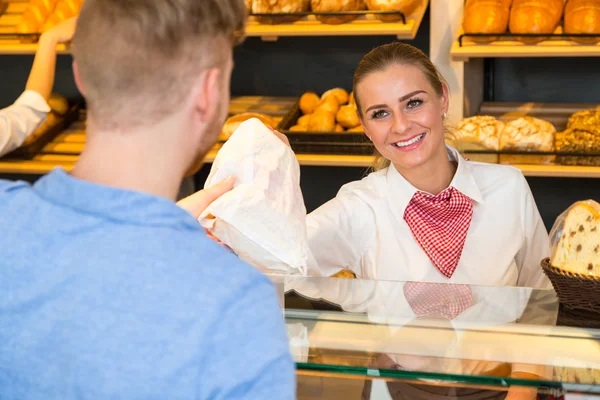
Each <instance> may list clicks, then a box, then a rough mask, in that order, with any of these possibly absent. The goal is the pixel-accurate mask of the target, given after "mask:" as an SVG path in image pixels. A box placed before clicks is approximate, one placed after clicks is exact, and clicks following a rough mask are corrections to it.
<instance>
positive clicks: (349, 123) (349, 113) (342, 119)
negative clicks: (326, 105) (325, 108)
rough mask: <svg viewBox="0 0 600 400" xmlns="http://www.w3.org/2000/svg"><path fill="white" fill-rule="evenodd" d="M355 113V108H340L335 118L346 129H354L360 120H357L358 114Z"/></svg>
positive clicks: (350, 106)
mask: <svg viewBox="0 0 600 400" xmlns="http://www.w3.org/2000/svg"><path fill="white" fill-rule="evenodd" d="M356 112H357V111H356V106H352V105H347V106H342V107H340V110H339V111H338V113H337V115H336V117H335V118H336V120H337V122H338V123H339V124H340V125H341V126H343V127H344V128H346V129H352V128H356V127H357V126H359V125H360V120H359V119H358V114H357V113H356Z"/></svg>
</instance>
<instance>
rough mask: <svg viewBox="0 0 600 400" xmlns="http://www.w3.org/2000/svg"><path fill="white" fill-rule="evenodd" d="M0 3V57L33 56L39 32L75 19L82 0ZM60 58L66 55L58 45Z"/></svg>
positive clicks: (66, 48) (9, 1)
mask: <svg viewBox="0 0 600 400" xmlns="http://www.w3.org/2000/svg"><path fill="white" fill-rule="evenodd" d="M1 3H3V1H2V0H0V54H7V55H8V54H34V53H35V51H36V50H37V47H38V45H37V41H38V39H39V35H40V33H41V32H43V31H46V30H47V29H50V28H52V27H53V26H55V25H56V24H58V23H60V22H62V21H64V20H66V19H68V18H71V17H74V16H76V15H77V14H78V13H79V9H80V8H81V5H82V3H83V0H29V1H28V0H4V3H5V7H2V4H1ZM57 52H58V53H59V54H66V53H68V52H69V48H68V46H66V45H64V44H59V45H58V46H57Z"/></svg>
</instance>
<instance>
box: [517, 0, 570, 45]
mask: <svg viewBox="0 0 600 400" xmlns="http://www.w3.org/2000/svg"><path fill="white" fill-rule="evenodd" d="M564 7H565V3H564V0H514V2H513V4H512V9H511V11H510V21H509V29H510V32H511V33H544V34H551V33H554V30H555V29H556V27H557V26H558V23H559V22H560V19H561V17H562V15H563V10H564ZM517 39H518V40H520V41H521V42H523V43H527V44H534V43H539V42H541V41H543V40H545V38H544V37H518V38H517Z"/></svg>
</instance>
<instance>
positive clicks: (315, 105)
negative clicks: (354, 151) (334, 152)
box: [289, 88, 363, 132]
mask: <svg viewBox="0 0 600 400" xmlns="http://www.w3.org/2000/svg"><path fill="white" fill-rule="evenodd" d="M299 105H300V111H301V112H302V116H301V117H300V118H298V121H297V122H296V125H294V126H292V127H291V128H290V129H289V130H290V131H291V132H362V131H363V129H362V126H361V125H360V120H359V119H358V114H357V110H356V103H355V101H354V94H353V93H350V94H348V92H347V91H346V90H344V89H341V88H335V89H331V90H328V91H327V92H325V93H323V95H321V96H319V95H317V94H316V93H314V92H307V93H304V94H303V95H302V97H301V98H300V104H299Z"/></svg>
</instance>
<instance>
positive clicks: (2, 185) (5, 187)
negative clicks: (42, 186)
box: [0, 179, 30, 194]
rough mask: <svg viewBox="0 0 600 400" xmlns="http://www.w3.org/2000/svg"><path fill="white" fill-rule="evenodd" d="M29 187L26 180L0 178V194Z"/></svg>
mask: <svg viewBox="0 0 600 400" xmlns="http://www.w3.org/2000/svg"><path fill="white" fill-rule="evenodd" d="M27 187H30V185H29V184H28V183H27V182H22V181H7V180H3V179H0V194H4V193H8V192H11V191H13V190H17V189H23V188H27Z"/></svg>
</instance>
